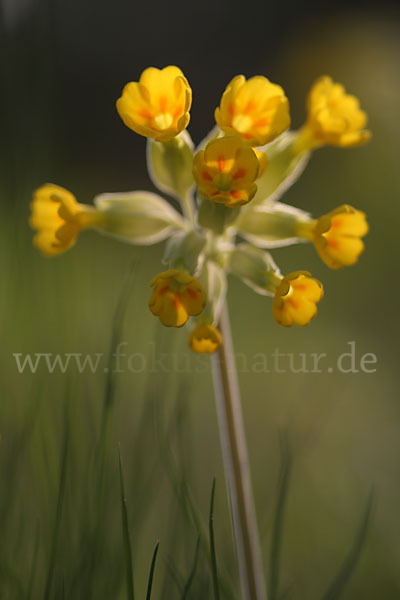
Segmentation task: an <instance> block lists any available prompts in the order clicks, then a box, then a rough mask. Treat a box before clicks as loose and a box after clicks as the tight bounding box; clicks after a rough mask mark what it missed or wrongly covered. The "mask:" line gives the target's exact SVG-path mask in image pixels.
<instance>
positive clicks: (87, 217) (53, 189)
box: [29, 183, 103, 256]
mask: <svg viewBox="0 0 400 600" xmlns="http://www.w3.org/2000/svg"><path fill="white" fill-rule="evenodd" d="M102 220H103V216H102V215H101V213H100V212H99V211H97V210H95V209H94V208H92V207H91V206H87V205H85V204H80V203H79V202H77V201H76V198H75V196H74V195H73V194H72V193H71V192H69V191H68V190H66V189H65V188H63V187H60V186H58V185H54V184H52V183H46V184H45V185H42V186H41V187H40V188H38V189H37V190H36V191H35V192H34V195H33V201H32V203H31V217H30V219H29V224H30V226H31V227H32V229H35V230H36V232H37V233H36V234H35V236H34V238H33V243H34V245H35V246H36V247H37V248H38V249H39V250H40V251H41V252H42V254H44V255H45V256H55V255H57V254H61V253H62V252H65V251H66V250H68V249H69V248H71V247H72V246H73V245H74V244H75V241H76V237H77V235H78V233H79V232H80V231H81V229H87V228H88V227H94V226H96V225H98V224H99V223H101V221H102Z"/></svg>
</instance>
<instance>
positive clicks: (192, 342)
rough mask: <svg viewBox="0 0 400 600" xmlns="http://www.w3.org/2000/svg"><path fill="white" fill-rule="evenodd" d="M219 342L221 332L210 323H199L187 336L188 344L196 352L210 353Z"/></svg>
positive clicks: (215, 348)
mask: <svg viewBox="0 0 400 600" xmlns="http://www.w3.org/2000/svg"><path fill="white" fill-rule="evenodd" d="M221 344H222V335H221V332H220V331H218V329H217V328H216V327H214V325H211V324H210V323H200V324H199V325H197V327H196V328H195V329H194V330H193V331H192V333H191V334H190V336H189V346H190V348H191V349H192V350H193V352H196V353H197V354H212V353H213V352H215V351H216V350H218V348H219V347H220V345H221Z"/></svg>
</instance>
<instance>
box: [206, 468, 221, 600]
mask: <svg viewBox="0 0 400 600" xmlns="http://www.w3.org/2000/svg"><path fill="white" fill-rule="evenodd" d="M214 496H215V477H214V479H213V484H212V489H211V501H210V517H209V520H208V528H209V533H210V559H211V572H212V579H213V587H214V597H215V600H219V587H218V568H217V556H216V553H215V538H214Z"/></svg>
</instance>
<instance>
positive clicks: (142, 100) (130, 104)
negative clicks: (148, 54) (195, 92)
mask: <svg viewBox="0 0 400 600" xmlns="http://www.w3.org/2000/svg"><path fill="white" fill-rule="evenodd" d="M191 104H192V90H191V88H190V85H189V83H188V81H187V79H186V77H185V76H184V74H183V73H182V71H181V70H180V69H179V68H178V67H175V66H169V67H165V68H164V69H156V68H154V67H149V68H148V69H146V70H145V71H143V73H142V74H141V76H140V79H139V81H138V82H136V81H131V82H130V83H128V84H126V86H125V87H124V89H123V92H122V96H121V98H119V99H118V101H117V110H118V113H119V115H120V117H121V119H122V120H123V122H124V123H125V125H127V127H129V128H130V129H132V130H133V131H135V132H136V133H139V134H140V135H143V136H145V137H147V138H154V139H155V140H157V141H160V142H166V141H168V140H171V139H172V138H174V137H175V136H177V135H178V134H179V133H180V132H181V131H183V130H184V129H185V128H186V127H187V125H188V123H189V120H190V114H189V110H190V106H191Z"/></svg>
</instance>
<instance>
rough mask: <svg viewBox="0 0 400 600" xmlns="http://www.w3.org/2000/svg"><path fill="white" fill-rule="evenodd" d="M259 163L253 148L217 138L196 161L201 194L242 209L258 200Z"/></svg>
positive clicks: (195, 173) (194, 174) (240, 141)
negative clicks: (256, 182)
mask: <svg viewBox="0 0 400 600" xmlns="http://www.w3.org/2000/svg"><path fill="white" fill-rule="evenodd" d="M259 169H260V165H259V161H258V158H257V156H256V154H255V152H254V150H253V149H252V148H250V147H249V146H246V144H244V143H243V142H242V140H241V139H240V138H238V137H223V138H217V139H214V140H212V141H211V142H209V143H208V144H207V146H206V148H205V150H199V152H197V154H196V155H195V157H194V159H193V176H194V178H195V180H196V182H197V185H198V188H199V193H200V194H201V195H202V196H204V197H205V198H208V199H209V200H212V201H213V202H217V203H219V204H225V205H226V206H240V205H242V204H247V203H248V202H250V200H251V199H252V198H253V197H254V195H255V193H256V191H257V185H256V184H255V183H254V182H255V180H256V179H257V177H258V174H259Z"/></svg>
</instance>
